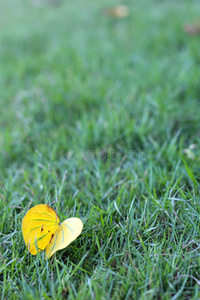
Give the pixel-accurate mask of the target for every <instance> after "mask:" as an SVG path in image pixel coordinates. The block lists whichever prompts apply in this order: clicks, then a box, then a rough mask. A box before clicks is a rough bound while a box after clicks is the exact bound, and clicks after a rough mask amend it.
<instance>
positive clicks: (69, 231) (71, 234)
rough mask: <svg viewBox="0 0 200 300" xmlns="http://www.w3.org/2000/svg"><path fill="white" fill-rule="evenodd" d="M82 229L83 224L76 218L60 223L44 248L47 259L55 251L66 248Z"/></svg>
mask: <svg viewBox="0 0 200 300" xmlns="http://www.w3.org/2000/svg"><path fill="white" fill-rule="evenodd" d="M82 229H83V223H82V221H81V220H80V219H78V218H69V219H66V220H65V221H64V222H63V223H61V224H60V226H59V227H58V229H57V230H56V232H55V234H54V236H53V238H52V240H51V241H50V243H49V244H48V246H47V248H46V255H47V258H50V257H51V256H52V255H53V254H54V253H55V252H56V251H58V250H61V249H63V248H65V247H67V246H68V245H69V244H70V243H71V242H73V241H74V240H75V239H76V238H77V237H78V236H79V235H80V233H81V231H82Z"/></svg>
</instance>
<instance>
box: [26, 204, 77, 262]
mask: <svg viewBox="0 0 200 300" xmlns="http://www.w3.org/2000/svg"><path fill="white" fill-rule="evenodd" d="M82 229H83V223H82V221H81V220H80V219H78V218H69V219H66V220H65V221H64V222H63V223H60V219H59V217H58V215H57V213H56V212H55V211H54V210H53V209H52V208H51V207H50V206H48V205H46V204H39V205H36V206H34V207H32V208H31V209H30V210H29V211H28V212H27V213H26V215H25V217H24V218H23V221H22V233H23V237H24V241H25V244H26V246H27V247H28V249H29V252H30V253H31V254H32V255H36V254H37V253H38V252H40V251H42V250H44V249H45V248H46V255H47V257H48V258H50V257H51V256H52V255H53V254H54V253H55V252H56V251H57V250H60V249H63V248H65V247H67V246H68V245H69V244H70V243H71V242H72V241H74V240H75V239H76V238H77V237H78V236H79V234H80V233H81V231H82Z"/></svg>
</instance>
